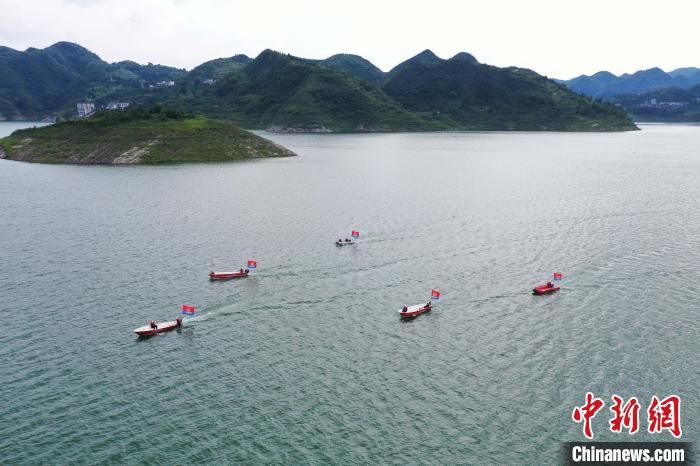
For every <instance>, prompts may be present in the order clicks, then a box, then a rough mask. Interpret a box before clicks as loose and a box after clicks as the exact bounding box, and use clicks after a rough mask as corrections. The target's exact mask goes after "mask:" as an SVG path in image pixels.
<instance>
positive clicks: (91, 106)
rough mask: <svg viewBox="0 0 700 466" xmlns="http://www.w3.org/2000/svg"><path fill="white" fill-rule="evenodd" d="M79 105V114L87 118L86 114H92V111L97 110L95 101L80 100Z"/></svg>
mask: <svg viewBox="0 0 700 466" xmlns="http://www.w3.org/2000/svg"><path fill="white" fill-rule="evenodd" d="M77 107H78V116H79V117H80V118H85V117H86V116H90V115H91V114H92V113H94V112H95V103H94V102H79V103H78V105H77Z"/></svg>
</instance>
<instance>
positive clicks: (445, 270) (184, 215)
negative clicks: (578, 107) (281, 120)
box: [0, 123, 700, 464]
mask: <svg viewBox="0 0 700 466" xmlns="http://www.w3.org/2000/svg"><path fill="white" fill-rule="evenodd" d="M11 125H12V124H10V123H0V134H7V133H8V132H9V131H10V129H9V128H8V127H11ZM267 137H270V138H272V139H274V140H275V141H277V142H280V143H282V144H284V145H286V146H287V147H289V148H291V149H292V150H294V151H296V152H297V153H298V154H299V157H295V158H288V159H276V160H258V161H251V162H240V163H230V164H207V165H181V166H166V167H81V166H49V165H34V164H26V163H18V162H10V161H0V205H2V210H1V211H0V220H1V221H0V245H1V248H2V249H1V250H2V258H3V261H2V268H0V313H1V316H2V321H3V331H2V333H1V337H0V344H1V345H2V348H3V351H4V357H3V359H2V364H1V365H0V397H1V399H2V400H3V403H2V404H1V405H0V434H1V435H0V463H6V464H23V463H42V464H45V463H72V464H94V463H132V464H133V463H142V462H146V463H168V464H188V463H204V462H206V463H239V462H240V463H287V464H294V463H314V464H322V463H345V464H353V463H396V464H406V463H440V464H452V463H474V464H476V463H478V464H516V463H528V464H556V463H558V462H559V456H558V455H559V442H560V441H567V440H581V439H582V438H583V437H582V434H581V426H580V425H578V424H575V423H573V422H572V421H571V410H572V409H573V407H574V406H575V405H580V404H582V403H583V398H584V395H585V393H586V391H592V392H594V393H595V394H596V395H597V396H599V397H602V398H604V399H605V400H606V403H607V404H606V408H605V412H603V413H601V414H600V415H599V416H598V417H597V418H596V419H595V420H594V425H593V428H594V433H595V434H596V439H599V440H624V439H626V437H624V436H621V435H613V434H612V433H610V432H606V431H607V425H606V424H607V421H608V420H609V412H608V411H607V409H608V406H609V403H610V400H609V399H610V396H611V395H612V394H613V393H616V394H619V395H621V396H623V397H625V398H626V397H629V396H637V397H638V398H639V399H640V401H641V403H642V405H643V410H644V409H645V408H646V405H647V404H648V401H649V398H650V397H651V396H652V395H653V394H657V395H659V396H666V395H668V394H672V393H675V394H679V395H680V396H681V397H682V399H683V412H682V419H683V424H682V427H683V430H684V436H683V438H684V439H685V440H697V439H698V437H699V435H698V434H699V433H700V427H699V426H698V423H697V419H698V418H700V409H699V408H698V404H697V401H698V398H697V395H698V387H699V382H700V369H699V365H698V362H697V358H698V354H699V353H700V327H699V325H698V321H699V317H700V313H699V312H698V303H699V302H700V293H699V290H698V283H699V282H700V272H699V271H698V264H699V263H700V152H699V148H700V128H699V127H692V126H663V125H658V126H657V125H646V126H644V127H643V131H641V132H633V133H618V134H556V133H550V134H546V133H543V134H519V133H515V134H498V133H492V134H479V133H466V134H465V133H460V134H454V133H453V134H393V135H331V136H329V135H267ZM351 229H358V230H360V231H361V233H362V238H361V244H359V245H356V246H353V247H346V248H336V247H335V246H334V245H333V241H334V240H335V239H337V238H339V237H341V236H342V237H345V236H348V235H349V233H350V230H351ZM248 258H254V259H256V260H257V261H258V264H259V269H258V272H257V273H256V275H255V276H253V277H250V278H248V279H245V280H239V281H233V282H223V283H210V282H209V281H208V279H207V273H208V272H209V270H212V269H226V268H231V267H238V266H239V265H242V264H243V263H244V262H243V261H244V260H246V259H248ZM555 270H556V271H562V272H563V273H564V276H565V279H564V282H563V289H562V291H561V292H560V293H558V294H555V295H552V296H548V297H534V296H531V295H530V294H529V290H530V289H531V288H532V286H533V285H535V284H537V283H541V282H542V281H543V280H545V279H546V278H547V277H548V276H550V274H551V272H553V271H555ZM433 287H437V288H439V289H440V290H442V292H443V299H442V300H441V302H440V303H439V304H438V305H437V306H436V308H435V310H434V311H433V312H432V313H430V314H427V315H424V316H421V317H419V318H418V319H415V320H413V321H410V322H401V321H399V319H398V316H397V313H396V310H397V309H398V308H399V307H401V306H402V305H404V304H407V305H410V304H416V303H419V302H421V301H427V299H428V296H429V292H430V289H431V288H433ZM182 303H190V304H193V305H196V306H197V308H198V310H200V311H202V312H203V313H204V314H205V316H206V317H204V318H203V319H202V320H199V321H197V322H193V323H190V324H189V325H187V326H185V327H184V328H183V329H182V330H181V331H177V332H173V333H169V334H166V335H163V336H158V337H155V338H151V339H145V340H144V339H138V338H136V337H135V336H134V335H133V334H132V330H133V329H134V328H135V327H137V326H140V325H142V324H143V323H144V322H146V321H148V320H150V319H156V320H164V319H170V318H173V317H175V316H176V315H177V313H178V311H179V307H180V305H181V304H182ZM642 421H643V424H642V425H643V428H644V426H645V425H646V424H645V423H644V422H645V418H642ZM650 438H653V439H658V440H672V437H671V436H670V434H668V433H664V434H662V435H656V436H653V437H652V436H650V435H648V434H643V433H642V434H638V435H637V436H635V437H634V439H635V440H644V439H650Z"/></svg>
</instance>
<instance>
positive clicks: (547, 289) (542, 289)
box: [532, 285, 560, 296]
mask: <svg viewBox="0 0 700 466" xmlns="http://www.w3.org/2000/svg"><path fill="white" fill-rule="evenodd" d="M559 289H560V287H558V286H547V285H540V286H536V287H534V288H533V289H532V294H536V295H539V296H542V295H545V294H550V293H554V292H555V291H559Z"/></svg>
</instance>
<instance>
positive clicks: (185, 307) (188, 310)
mask: <svg viewBox="0 0 700 466" xmlns="http://www.w3.org/2000/svg"><path fill="white" fill-rule="evenodd" d="M194 312H195V309H194V306H188V305H187V304H183V305H182V313H183V314H194Z"/></svg>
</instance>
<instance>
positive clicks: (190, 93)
mask: <svg viewBox="0 0 700 466" xmlns="http://www.w3.org/2000/svg"><path fill="white" fill-rule="evenodd" d="M84 100H92V101H94V102H95V103H96V105H97V106H98V107H99V106H101V105H105V104H107V103H108V102H110V101H122V102H129V103H130V104H131V105H132V106H136V105H138V106H153V105H167V106H170V107H173V108H176V109H178V110H180V111H185V112H191V113H196V114H199V115H203V116H206V117H213V118H218V119H226V120H230V121H232V122H234V123H236V124H239V125H241V126H243V127H245V128H249V129H267V128H272V129H276V130H280V131H321V132H330V131H333V132H337V131H346V132H347V131H435V130H556V131H619V130H630V129H636V127H635V125H634V124H633V123H632V121H631V120H630V119H629V117H628V116H627V115H626V114H625V113H624V111H623V110H621V109H619V108H616V107H614V106H612V105H608V104H602V103H598V102H594V101H592V100H591V99H590V98H587V97H584V96H581V95H578V94H576V93H574V92H572V91H570V90H568V89H567V88H566V87H564V86H563V85H560V84H557V83H556V82H554V81H552V80H549V79H547V78H545V77H543V76H540V75H538V74H537V73H535V72H533V71H530V70H526V69H520V68H497V67H493V66H489V65H485V64H480V63H479V62H478V61H477V60H476V59H475V58H474V57H473V56H472V55H470V54H468V53H464V52H463V53H459V54H457V55H455V56H454V57H452V58H450V59H449V60H445V59H442V58H440V57H437V56H436V55H435V54H434V53H432V52H431V51H429V50H426V51H424V52H421V53H420V54H418V55H416V56H415V57H413V58H411V59H409V60H406V61H405V62H403V63H400V64H399V65H397V66H396V67H394V68H393V69H392V70H390V71H389V72H388V73H385V72H383V71H382V70H380V69H379V68H377V67H376V66H374V65H373V64H372V63H370V62H369V61H367V60H365V59H364V58H362V57H359V56H357V55H350V54H338V55H333V56H331V57H329V58H327V59H325V60H310V59H303V58H298V57H293V56H290V55H285V54H282V53H279V52H274V51H271V50H265V51H264V52H262V53H261V54H260V55H258V56H257V57H256V58H255V59H251V58H249V57H247V56H245V55H235V56H233V57H230V58H220V59H216V60H211V61H209V62H206V63H203V64H202V65H200V66H198V67H196V68H194V69H193V70H191V71H190V72H186V71H185V70H179V69H177V68H171V67H166V66H160V65H151V64H149V65H145V66H144V65H138V64H136V63H134V62H121V63H111V64H110V63H106V62H104V61H102V60H101V59H100V58H99V57H98V56H97V55H95V54H93V53H92V52H90V51H88V50H86V49H84V48H82V47H80V46H79V45H76V44H70V43H65V42H61V43H58V44H55V45H53V46H51V47H48V48H46V49H43V50H38V49H28V50H27V51H24V52H18V51H15V50H12V49H7V48H2V49H0V118H4V119H29V118H31V119H40V118H43V117H46V116H48V115H51V114H57V115H59V116H60V117H63V118H69V117H73V116H74V115H75V104H76V103H77V102H79V101H84Z"/></svg>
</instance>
